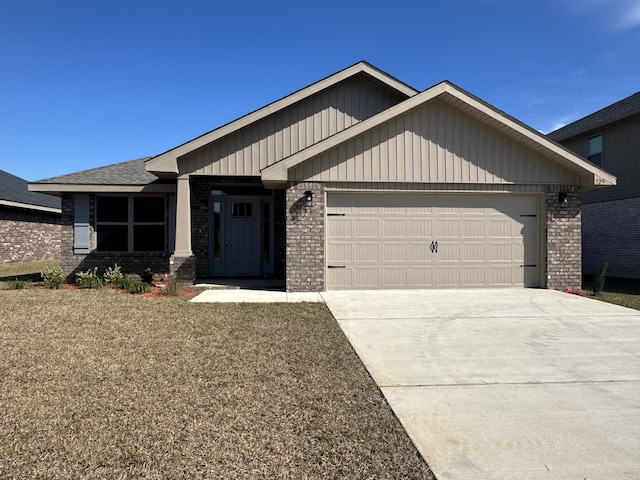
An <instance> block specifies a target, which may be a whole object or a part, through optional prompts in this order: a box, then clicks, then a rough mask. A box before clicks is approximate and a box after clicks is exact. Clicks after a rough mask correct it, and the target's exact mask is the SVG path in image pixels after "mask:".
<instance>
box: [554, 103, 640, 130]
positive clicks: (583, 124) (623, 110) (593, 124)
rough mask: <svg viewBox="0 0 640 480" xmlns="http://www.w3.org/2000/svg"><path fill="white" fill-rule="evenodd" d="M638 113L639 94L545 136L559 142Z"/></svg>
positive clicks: (639, 110) (639, 108) (639, 109)
mask: <svg viewBox="0 0 640 480" xmlns="http://www.w3.org/2000/svg"><path fill="white" fill-rule="evenodd" d="M635 113H640V92H636V93H634V94H633V95H631V96H629V97H627V98H624V99H622V100H620V101H619V102H616V103H614V104H612V105H609V106H608V107H604V108H603V109H601V110H598V111H597V112H595V113H592V114H591V115H587V116H586V117H583V118H581V119H580V120H576V121H575V122H573V123H570V124H569V125H565V126H564V127H562V128H559V129H558V130H555V131H553V132H550V133H548V134H547V136H548V137H549V138H551V139H552V140H556V141H560V140H566V139H567V138H570V137H573V136H575V135H579V134H581V133H584V132H587V131H589V130H594V129H596V128H599V127H601V126H603V125H606V124H607V123H611V122H615V121H617V120H621V119H623V118H625V117H628V116H629V115H633V114H635Z"/></svg>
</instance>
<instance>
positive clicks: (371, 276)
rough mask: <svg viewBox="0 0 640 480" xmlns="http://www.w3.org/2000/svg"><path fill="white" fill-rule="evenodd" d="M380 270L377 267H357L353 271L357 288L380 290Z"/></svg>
mask: <svg viewBox="0 0 640 480" xmlns="http://www.w3.org/2000/svg"><path fill="white" fill-rule="evenodd" d="M379 275H380V269H379V268H378V267H377V266H365V265H356V266H355V268H354V269H353V282H354V284H355V287H356V288H378V287H379V285H380V279H379Z"/></svg>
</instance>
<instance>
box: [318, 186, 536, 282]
mask: <svg viewBox="0 0 640 480" xmlns="http://www.w3.org/2000/svg"><path fill="white" fill-rule="evenodd" d="M539 209H540V207H539V197H538V196H536V195H515V194H497V195H496V194H493V195H492V194H487V195H484V194H480V195H474V194H463V195H460V194H458V195H453V194H451V195H446V194H431V195H430V194H384V193H380V194H371V193H369V194H358V193H336V192H329V193H327V213H326V214H327V219H326V225H327V250H326V251H327V275H326V282H327V289H363V288H364V289H375V288H419V287H498V286H524V287H537V286H539V285H540V283H541V279H540V274H539V272H540V268H539V265H540V264H541V261H540V242H539V235H538V232H539V231H540V230H541V228H540V226H539Z"/></svg>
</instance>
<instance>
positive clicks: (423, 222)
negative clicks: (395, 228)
mask: <svg viewBox="0 0 640 480" xmlns="http://www.w3.org/2000/svg"><path fill="white" fill-rule="evenodd" d="M409 236H410V237H411V238H425V237H428V238H432V237H433V222H432V221H431V220H427V219H424V218H420V217H413V218H412V219H411V221H410V222H409Z"/></svg>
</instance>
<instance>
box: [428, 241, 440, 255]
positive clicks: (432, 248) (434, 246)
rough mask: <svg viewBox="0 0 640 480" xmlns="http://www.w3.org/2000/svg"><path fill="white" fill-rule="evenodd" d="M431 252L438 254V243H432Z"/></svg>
mask: <svg viewBox="0 0 640 480" xmlns="http://www.w3.org/2000/svg"><path fill="white" fill-rule="evenodd" d="M429 250H431V253H438V242H437V241H435V242H431V246H430V247H429Z"/></svg>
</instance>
